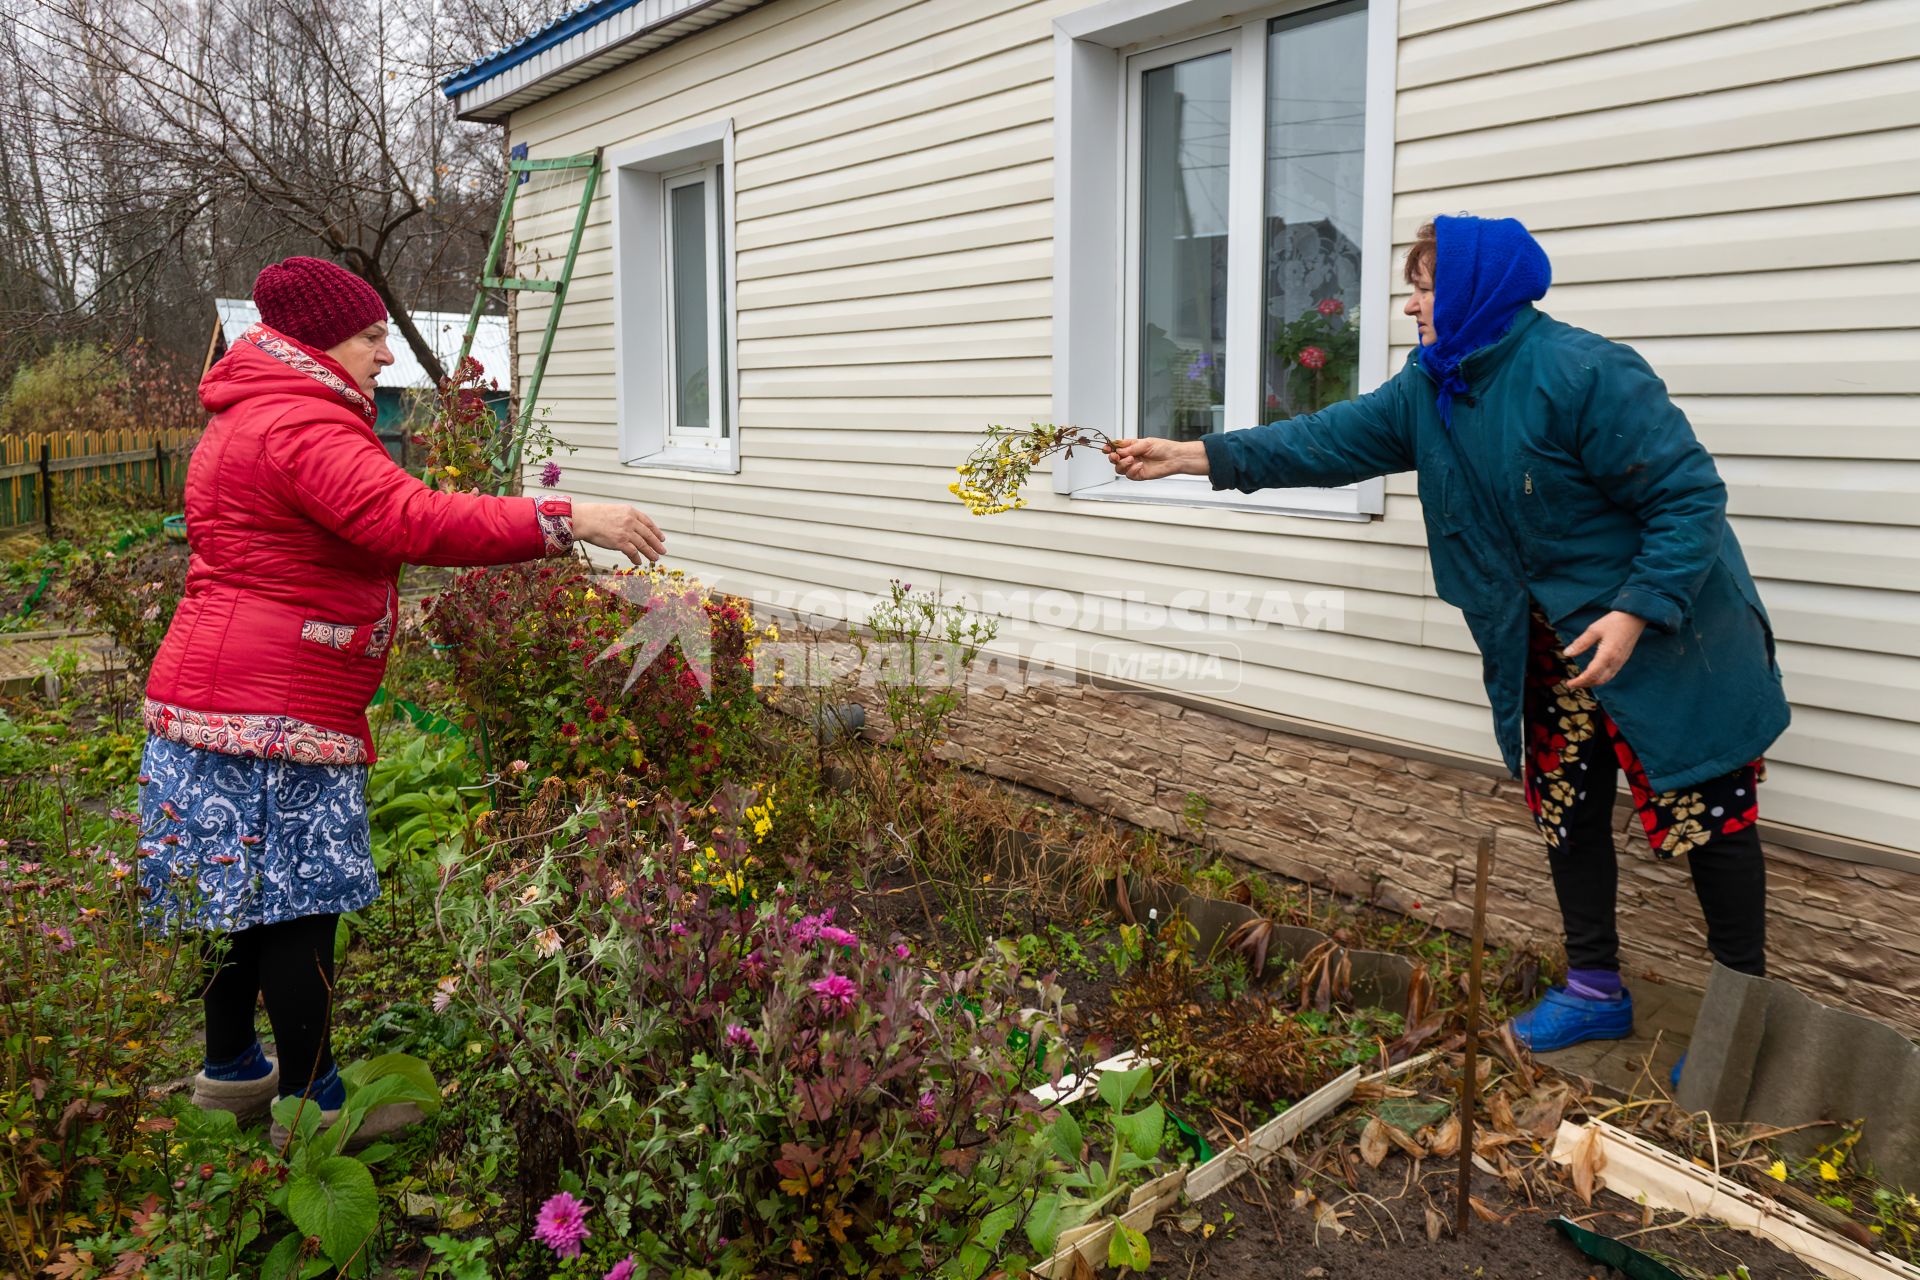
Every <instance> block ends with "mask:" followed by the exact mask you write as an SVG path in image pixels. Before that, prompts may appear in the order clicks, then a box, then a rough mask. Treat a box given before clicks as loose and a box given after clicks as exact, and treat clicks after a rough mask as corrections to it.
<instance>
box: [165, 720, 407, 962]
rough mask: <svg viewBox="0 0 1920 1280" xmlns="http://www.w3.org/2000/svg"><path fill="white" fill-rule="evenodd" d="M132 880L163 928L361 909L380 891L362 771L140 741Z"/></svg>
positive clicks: (233, 925)
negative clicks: (135, 857) (136, 878)
mask: <svg viewBox="0 0 1920 1280" xmlns="http://www.w3.org/2000/svg"><path fill="white" fill-rule="evenodd" d="M139 852H140V859H139V870H140V887H141V889H142V890H143V892H144V896H145V898H146V914H147V921H148V924H149V925H151V926H152V927H154V928H156V929H158V930H159V931H161V932H163V933H170V932H173V931H174V930H206V931H212V932H218V933H233V932H237V931H239V930H241V929H250V928H252V927H253V926H254V925H259V924H275V923H277V922H279V921H282V920H293V919H296V918H298V917H300V916H311V915H325V914H331V913H336V912H346V911H358V910H359V909H360V908H362V907H364V906H366V905H367V904H368V903H370V902H372V901H373V900H374V898H375V897H376V896H378V894H379V892H380V877H379V875H378V874H377V873H376V872H375V871H374V868H373V846H372V840H371V833H370V832H369V830H368V827H367V766H365V765H363V764H296V763H293V762H292V761H288V760H261V759H256V758H254V757H252V756H235V755H227V754H225V753H223V752H218V751H207V750H204V749H202V748H200V747H189V746H183V745H181V744H180V743H177V742H170V741H168V740H167V739H165V738H160V737H153V736H149V737H148V738H147V749H146V754H145V755H144V756H143V757H142V759H141V765H140V845H139Z"/></svg>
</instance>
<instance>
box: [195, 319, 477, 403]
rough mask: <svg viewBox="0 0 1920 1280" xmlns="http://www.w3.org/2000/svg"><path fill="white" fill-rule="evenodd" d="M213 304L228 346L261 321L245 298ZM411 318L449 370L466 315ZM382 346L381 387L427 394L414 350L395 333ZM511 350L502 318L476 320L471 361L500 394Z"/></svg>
mask: <svg viewBox="0 0 1920 1280" xmlns="http://www.w3.org/2000/svg"><path fill="white" fill-rule="evenodd" d="M213 305H214V309H215V310H216V311H218V312H219V314H220V330H221V332H222V333H223V334H225V335H226V339H227V342H228V344H229V345H231V344H232V343H234V342H236V341H238V340H239V338H240V336H241V335H242V334H244V333H246V331H247V329H248V328H249V327H250V326H252V325H254V324H256V323H258V321H259V319H260V309H259V308H258V307H256V306H254V305H253V300H252V299H250V298H216V299H214V303H213ZM411 319H412V320H413V323H414V325H415V326H416V327H418V328H419V330H420V335H421V336H422V337H424V338H425V339H426V340H427V343H428V345H430V346H431V347H432V348H433V351H434V354H435V355H437V356H439V357H440V362H441V363H442V364H444V365H451V364H452V363H453V362H454V360H455V359H456V358H458V357H459V355H460V340H461V339H462V338H464V337H465V336H466V332H467V316H466V313H465V312H456V311H415V312H413V313H412V316H411ZM387 346H388V349H389V350H390V351H392V352H393V363H392V364H391V365H388V366H387V367H386V368H385V369H382V370H381V371H380V385H381V386H383V387H397V388H405V389H408V390H431V389H432V387H433V379H432V378H429V377H428V376H427V371H426V369H425V368H423V367H422V366H421V364H420V361H419V358H418V357H416V356H415V355H414V354H413V348H412V347H410V346H408V345H407V344H406V342H405V341H404V340H403V339H402V338H401V337H400V334H399V331H398V330H395V331H394V332H393V334H392V337H391V340H390V341H389V342H388V344H387ZM511 350H512V348H511V347H510V346H509V344H508V335H507V318H506V317H505V316H492V315H483V316H481V317H480V324H479V326H478V327H477V328H475V329H474V331H473V358H474V359H476V360H478V361H479V362H480V364H481V366H482V367H483V368H485V369H486V371H487V376H488V377H489V378H492V379H494V380H495V381H497V382H498V383H499V384H500V389H501V390H502V391H505V390H508V389H510V387H511V385H512V383H513V361H512V359H511V358H510V353H511Z"/></svg>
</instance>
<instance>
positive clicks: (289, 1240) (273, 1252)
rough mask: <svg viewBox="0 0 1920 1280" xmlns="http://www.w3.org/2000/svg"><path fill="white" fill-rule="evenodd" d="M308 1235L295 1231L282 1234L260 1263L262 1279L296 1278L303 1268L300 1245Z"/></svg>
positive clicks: (286, 1279)
mask: <svg viewBox="0 0 1920 1280" xmlns="http://www.w3.org/2000/svg"><path fill="white" fill-rule="evenodd" d="M306 1242H307V1237H306V1236H305V1235H303V1234H302V1233H301V1232H298V1231H294V1232H290V1233H289V1234H287V1235H284V1236H281V1237H280V1238H279V1239H278V1240H276V1241H275V1242H274V1245H273V1248H272V1249H270V1250H268V1251H267V1256H266V1258H265V1260H263V1261H262V1262H261V1263H260V1280H296V1278H297V1277H298V1276H299V1275H300V1272H301V1270H302V1267H301V1264H300V1246H301V1245H303V1244H305V1243H306Z"/></svg>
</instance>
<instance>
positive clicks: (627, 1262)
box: [600, 1254, 640, 1280]
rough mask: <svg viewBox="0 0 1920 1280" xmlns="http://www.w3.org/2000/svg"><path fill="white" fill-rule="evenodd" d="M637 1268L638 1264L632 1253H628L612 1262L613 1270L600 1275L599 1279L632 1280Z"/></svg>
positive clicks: (637, 1272) (637, 1270)
mask: <svg viewBox="0 0 1920 1280" xmlns="http://www.w3.org/2000/svg"><path fill="white" fill-rule="evenodd" d="M639 1268H640V1264H639V1263H637V1262H635V1261H634V1260H633V1255H632V1254H628V1255H627V1256H626V1257H624V1258H622V1259H620V1261H618V1262H616V1263H614V1264H613V1270H611V1271H609V1272H607V1274H606V1275H604V1276H602V1277H600V1280H633V1277H634V1276H635V1275H637V1274H639Z"/></svg>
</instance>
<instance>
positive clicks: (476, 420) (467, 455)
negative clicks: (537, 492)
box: [413, 356, 572, 493]
mask: <svg viewBox="0 0 1920 1280" xmlns="http://www.w3.org/2000/svg"><path fill="white" fill-rule="evenodd" d="M499 395H501V391H500V384H499V383H498V382H497V381H496V380H494V379H492V378H489V377H488V376H487V371H486V368H485V367H484V366H483V365H481V363H480V362H479V361H478V360H476V359H474V358H473V357H472V356H467V357H466V358H465V359H463V360H461V362H460V363H459V364H458V365H457V366H456V367H455V368H454V370H453V372H452V373H450V374H448V375H447V376H446V377H445V378H442V379H441V380H440V385H439V386H437V387H436V388H434V398H433V408H432V411H431V412H430V413H429V414H428V417H427V421H426V423H425V424H424V425H423V426H422V427H421V429H420V430H419V431H418V432H416V433H415V434H414V437H413V441H414V443H415V444H417V445H419V446H421V447H422V448H424V449H425V450H426V451H427V462H426V473H427V476H428V478H429V479H431V480H432V481H433V483H435V484H436V485H438V486H439V487H440V488H442V489H448V490H457V491H461V492H466V493H496V492H499V491H501V490H502V489H504V488H505V486H506V484H507V482H508V481H510V480H511V479H513V477H512V475H511V474H510V467H509V463H510V462H511V461H512V459H513V445H514V434H515V431H516V429H517V428H518V427H520V426H522V425H524V427H525V434H524V436H523V437H522V438H521V440H520V442H519V443H520V456H521V457H522V458H544V459H547V461H546V465H545V467H544V468H543V469H542V475H541V483H542V484H544V485H546V486H547V487H548V488H552V487H553V486H554V485H555V484H557V483H558V482H559V479H560V467H559V464H557V463H555V462H553V461H552V459H551V455H552V453H553V451H554V449H556V448H558V447H560V443H559V441H557V440H556V439H555V438H554V435H553V432H552V429H551V428H550V427H548V425H547V421H546V418H545V416H544V415H545V410H544V408H543V409H542V410H541V411H540V413H539V416H535V417H533V418H532V419H531V420H529V421H527V422H526V423H524V424H521V423H518V422H513V421H508V422H502V421H501V419H500V415H498V414H496V413H495V412H494V411H493V405H492V404H491V403H489V401H490V400H492V399H494V398H497V397H498V396H499ZM566 448H567V450H568V451H569V452H572V446H571V445H568V446H566Z"/></svg>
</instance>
